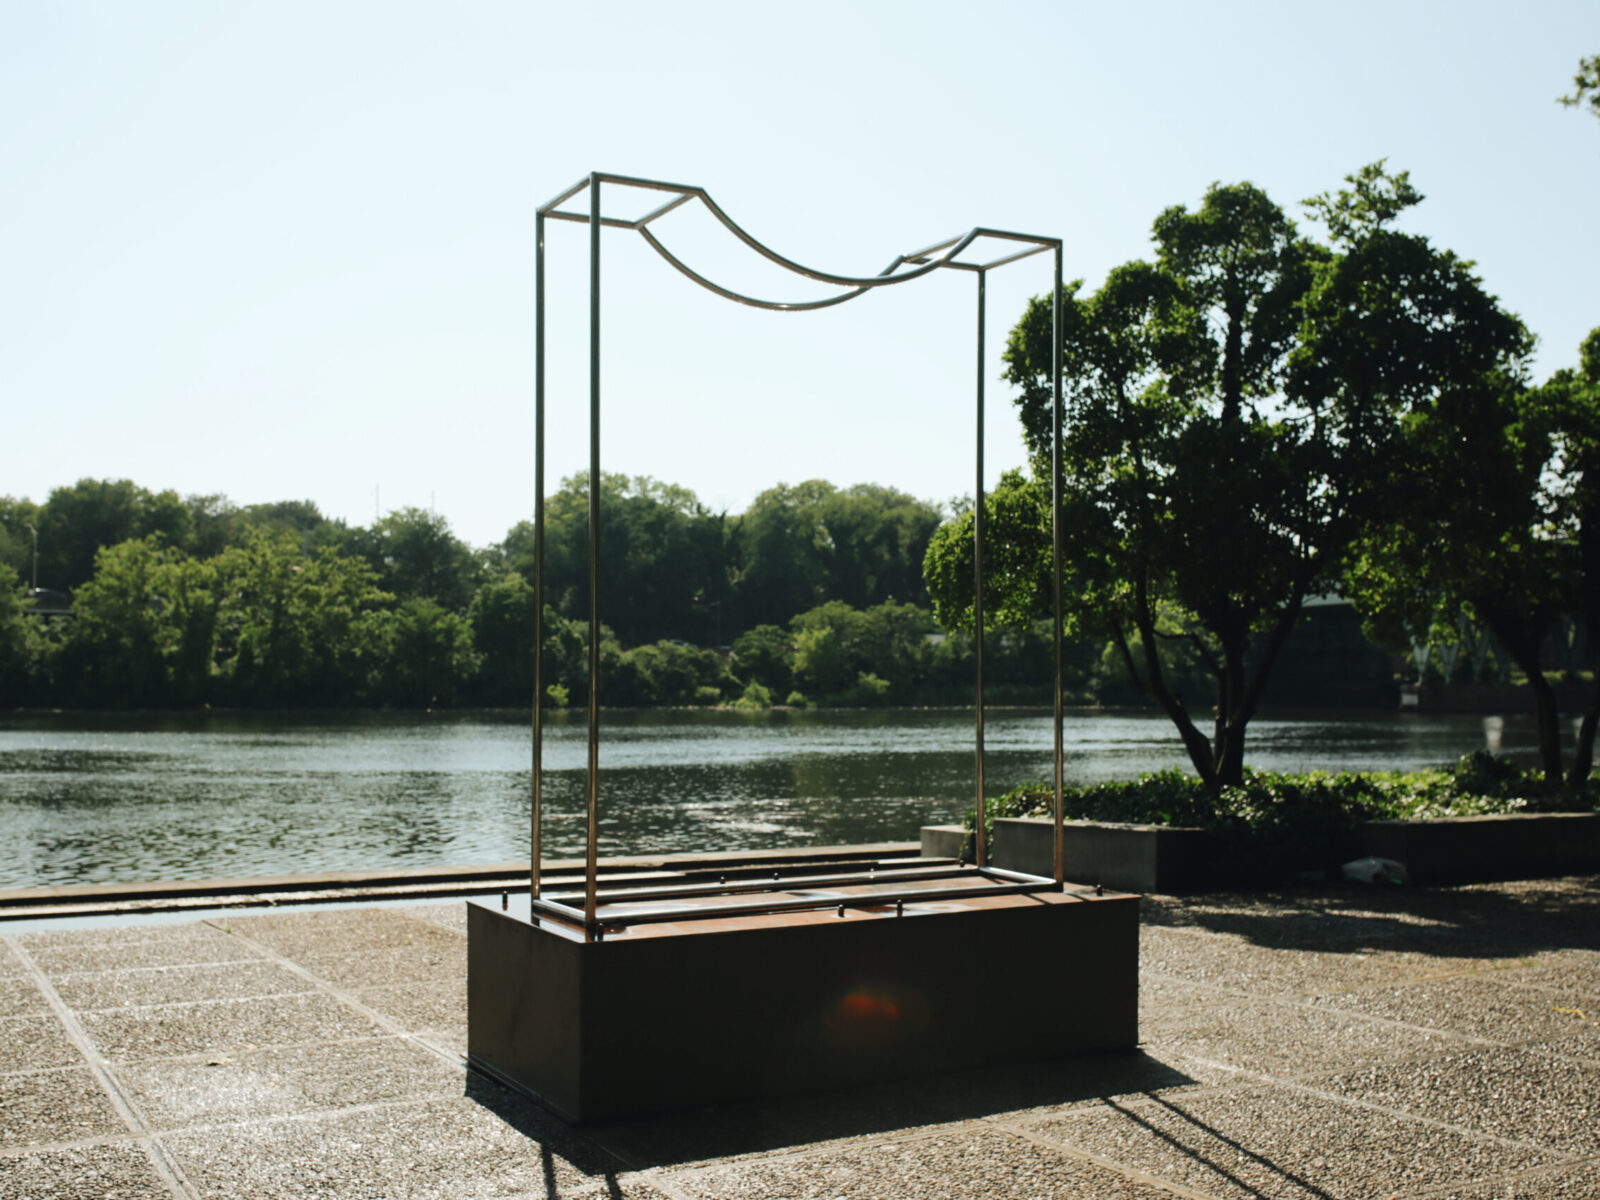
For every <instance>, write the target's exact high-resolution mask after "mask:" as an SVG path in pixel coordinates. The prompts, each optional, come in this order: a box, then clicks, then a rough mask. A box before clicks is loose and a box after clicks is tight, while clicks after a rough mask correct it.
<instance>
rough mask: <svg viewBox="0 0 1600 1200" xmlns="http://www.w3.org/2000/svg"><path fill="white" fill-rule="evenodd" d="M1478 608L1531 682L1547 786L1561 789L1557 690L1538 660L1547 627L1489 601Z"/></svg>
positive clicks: (1540, 761) (1541, 760) (1540, 763)
mask: <svg viewBox="0 0 1600 1200" xmlns="http://www.w3.org/2000/svg"><path fill="white" fill-rule="evenodd" d="M1477 607H1478V611H1479V613H1481V614H1482V616H1483V619H1484V620H1485V621H1486V622H1487V623H1488V625H1489V628H1490V629H1491V630H1493V631H1494V635H1495V637H1497V638H1499V639H1500V644H1501V645H1502V646H1504V647H1505V648H1506V653H1507V654H1509V655H1511V661H1512V662H1514V663H1516V664H1517V666H1519V667H1521V668H1522V672H1523V674H1525V675H1526V676H1527V677H1528V685H1529V686H1530V687H1532V688H1533V719H1534V721H1535V723H1536V725H1537V726H1538V730H1539V766H1540V768H1541V769H1542V770H1543V771H1544V780H1545V785H1546V786H1547V787H1549V788H1551V789H1552V790H1554V789H1556V788H1559V787H1560V786H1561V715H1560V713H1559V711H1558V710H1557V708H1556V694H1555V690H1554V689H1553V688H1552V687H1551V686H1550V681H1549V680H1548V679H1546V678H1545V677H1544V668H1543V667H1542V666H1541V665H1540V663H1539V643H1540V641H1541V640H1542V638H1543V634H1544V630H1543V628H1542V627H1539V628H1526V627H1524V626H1523V625H1521V624H1519V623H1518V622H1516V621H1514V620H1512V619H1511V618H1509V617H1508V616H1507V615H1506V614H1505V613H1503V612H1496V611H1495V610H1494V609H1492V608H1490V607H1489V606H1488V605H1487V604H1480V605H1478V606H1477Z"/></svg>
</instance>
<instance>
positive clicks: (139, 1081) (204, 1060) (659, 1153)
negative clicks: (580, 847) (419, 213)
mask: <svg viewBox="0 0 1600 1200" xmlns="http://www.w3.org/2000/svg"><path fill="white" fill-rule="evenodd" d="M1140 991H1141V995H1140V1030H1141V1039H1142V1040H1141V1044H1140V1047H1139V1049H1138V1050H1137V1051H1131V1052H1127V1053H1122V1054H1114V1055H1103V1056H1095V1057H1088V1058H1080V1059H1070V1060H1063V1061H1058V1062H1053V1063H1040V1064H1033V1065H1029V1066H1025V1067H1009V1068H994V1069H986V1070H981V1071H968V1072H962V1073H960V1074H957V1075H947V1076H940V1077H935V1078H930V1079H922V1080H915V1081H909V1082H900V1083H891V1084H883V1085H878V1086H874V1087H867V1088H856V1089H852V1090H850V1091H845V1092H835V1093H828V1094H819V1095H810V1096H799V1097H792V1098H788V1099H784V1100H778V1101H764V1102H756V1103H747V1104H741V1105H730V1106H728V1107H726V1108H716V1109H703V1110H698V1111H691V1112H683V1113H672V1114H666V1115H663V1116H658V1117H650V1118H636V1119H631V1120H624V1121H611V1122H604V1123H600V1124H596V1125H590V1126H584V1127H582V1128H581V1129H574V1128H571V1127H568V1126H567V1125H565V1124H563V1123H562V1122H561V1121H559V1120H557V1119H556V1118H554V1117H552V1116H550V1115H549V1114H547V1113H545V1112H544V1111H543V1110H541V1109H539V1108H537V1107H536V1106H533V1105H531V1104H529V1103H527V1102H526V1101H524V1100H523V1099H521V1098H520V1097H518V1096H516V1095H514V1094H512V1093H509V1092H507V1091H505V1090H503V1089H501V1088H499V1087H497V1086H495V1085H493V1084H491V1083H488V1082H487V1081H485V1080H483V1079H482V1078H480V1077H478V1076H476V1075H469V1074H468V1073H467V1072H466V1071H465V1070H464V1069H463V1065H462V1052H463V1050H464V1048H465V1044H466V998H465V922H464V920H463V906H461V905H458V904H429V905H418V906H415V907H413V908H395V907H387V908H361V909H344V910H321V911H317V910H309V911H285V912H272V913H268V914H264V915H256V916H229V917H227V918H225V919H223V918H219V919H217V920H215V921H212V922H205V923H202V922H195V923H191V924H166V925H154V926H118V927H112V928H98V929H72V928H63V929H57V930H50V931H47V932H32V933H21V934H6V933H4V932H3V927H0V1200H11V1198H13V1197H16V1198H19V1200H20V1198H22V1197H28V1198H29V1200H43V1198H45V1197H63V1198H71V1200H79V1198H88V1197H118V1198H124V1200H134V1198H141V1200H142V1198H145V1197H156V1198H160V1200H172V1198H174V1197H182V1198H195V1197H241V1198H247V1200H273V1198H276V1197H328V1198H330V1200H332V1198H346V1197H348V1198H351V1200H357V1198H361V1200H366V1198H371V1197H439V1198H441V1200H443V1198H446V1197H450V1198H456V1197H462V1198H473V1197H482V1198H485V1200H489V1198H493V1200H500V1198H510V1197H537V1198H541V1200H549V1198H551V1197H575V1198H577V1197H595V1198H596V1200H600V1198H609V1200H614V1198H617V1197H625V1198H632V1200H685V1198H691V1197H692V1198H704V1200H737V1198H745V1197H748V1198H751V1200H755V1198H763V1200H769V1198H770V1200H778V1198H785V1200H787V1198H794V1200H800V1198H808V1200H809V1198H815V1200H835V1198H843V1197H849V1198H851V1200H856V1198H861V1200H867V1198H877V1200H883V1198H899V1197H905V1198H908V1200H909V1198H913V1197H914V1198H917V1200H924V1198H926V1200H941V1198H964V1197H995V1198H1000V1200H1012V1198H1014V1200H1035V1198H1043V1197H1059V1198H1068V1197H1084V1198H1088V1200H1160V1198H1165V1197H1189V1198H1206V1197H1210V1198H1213V1200H1234V1198H1241V1200H1277V1198H1279V1197H1283V1198H1295V1200H1299V1198H1302V1197H1304V1198H1312V1200H1331V1198H1333V1197H1370V1198H1372V1200H1391V1198H1400V1197H1418V1198H1422V1197H1428V1198H1430V1200H1596V1198H1597V1197H1600V879H1596V878H1572V879H1559V880H1540V881H1532V882H1522V883H1507V884H1483V885H1474V886H1472V887H1466V888H1454V889H1447V888H1436V889H1394V890H1389V891H1369V890H1361V889H1354V888H1349V889H1346V888H1329V887H1323V888H1317V889H1306V890H1302V891H1295V892H1286V893H1283V894H1273V895H1262V894H1254V895H1249V896H1206V897H1198V898H1192V899H1183V898H1177V897H1170V896H1160V897H1147V898H1146V900H1145V904H1144V927H1143V930H1142V938H1141V975H1140ZM984 1019H986V1020H1004V1019H1005V988H1004V986H1001V985H999V984H997V986H996V990H995V1003H994V1007H993V1010H992V1012H990V1013H988V1014H985V1016H984ZM974 1036H982V1029H981V1028H977V1029H975V1030H974Z"/></svg>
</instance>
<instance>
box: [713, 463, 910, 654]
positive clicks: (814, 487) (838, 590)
mask: <svg viewBox="0 0 1600 1200" xmlns="http://www.w3.org/2000/svg"><path fill="white" fill-rule="evenodd" d="M939 519H940V513H939V510H938V509H937V508H935V507H934V506H932V505H929V504H924V503H923V502H921V501H919V500H916V499H914V498H913V497H911V496H908V495H906V494H905V493H904V492H899V491H896V490H895V489H893V488H886V487H879V486H877V485H875V484H859V485H857V486H855V487H850V488H842V489H841V488H835V487H834V486H833V485H832V484H830V483H827V482H825V481H823V480H820V479H812V480H808V481H806V482H805V483H799V484H792V485H791V484H779V485H778V486H777V487H774V488H769V489H768V490H766V491H765V492H762V493H761V494H760V495H759V496H757V497H756V498H755V500H754V501H753V502H752V503H751V505H750V508H749V509H748V510H747V511H746V512H745V513H744V514H743V516H741V517H739V518H738V519H737V521H735V522H733V523H732V529H731V568H732V573H733V578H734V603H735V605H736V608H737V612H738V622H739V624H740V625H741V626H742V627H745V628H749V627H753V626H756V625H760V624H777V623H778V622H780V621H783V620H786V619H788V618H789V617H791V616H792V615H793V614H795V613H798V612H803V611H806V610H808V609H811V608H814V607H816V606H817V605H819V604H821V603H823V602H825V601H827V600H830V599H831V600H838V601H840V602H841V603H844V604H847V605H850V606H851V607H854V608H867V607H871V606H874V605H877V604H880V603H885V602H888V601H891V600H895V599H897V598H898V599H899V600H901V601H906V602H912V603H915V602H918V601H920V600H922V598H923V596H924V595H925V592H924V586H923V582H922V558H923V553H924V549H925V547H926V546H927V543H928V538H929V537H930V536H931V535H932V533H933V531H934V529H935V528H937V526H938V524H939Z"/></svg>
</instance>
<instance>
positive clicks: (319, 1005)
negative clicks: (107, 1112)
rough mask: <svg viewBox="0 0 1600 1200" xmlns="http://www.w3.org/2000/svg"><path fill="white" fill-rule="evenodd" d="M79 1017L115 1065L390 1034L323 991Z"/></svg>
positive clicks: (210, 1001)
mask: <svg viewBox="0 0 1600 1200" xmlns="http://www.w3.org/2000/svg"><path fill="white" fill-rule="evenodd" d="M80 1019H81V1021H82V1023H83V1028H84V1032H85V1033H87V1034H88V1036H89V1039H90V1041H91V1042H93V1043H94V1045H95V1046H96V1047H97V1048H98V1049H99V1050H100V1052H101V1053H102V1054H104V1055H105V1056H106V1057H107V1058H108V1059H111V1060H112V1061H113V1062H138V1061H141V1060H143V1059H151V1058H177V1057H180V1056H182V1055H186V1054H233V1053H236V1052H238V1051H249V1050H257V1049H261V1048H262V1047H265V1046H290V1045H301V1044H308V1043H315V1042H326V1041H332V1040H343V1039H347V1038H358V1037H376V1036H378V1035H381V1034H383V1033H386V1032H387V1030H385V1029H383V1028H382V1027H380V1026H379V1025H377V1024H376V1023H375V1022H374V1021H372V1020H371V1019H370V1018H368V1017H366V1016H364V1015H363V1014H361V1013H359V1012H357V1011H356V1010H355V1009H353V1008H350V1007H349V1006H347V1005H344V1004H340V1003H339V1002H338V1001H337V1000H335V999H333V998H332V997H331V996H325V995H322V994H321V993H309V994H305V993H302V994H299V995H289V996H271V997H263V998H260V999H254V1000H205V1001H199V1002H195V1003H186V1004H163V1005H153V1006H150V1007H145V1008H124V1009H116V1010H113V1011H109V1012H90V1013H84V1014H82V1015H81V1018H80Z"/></svg>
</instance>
